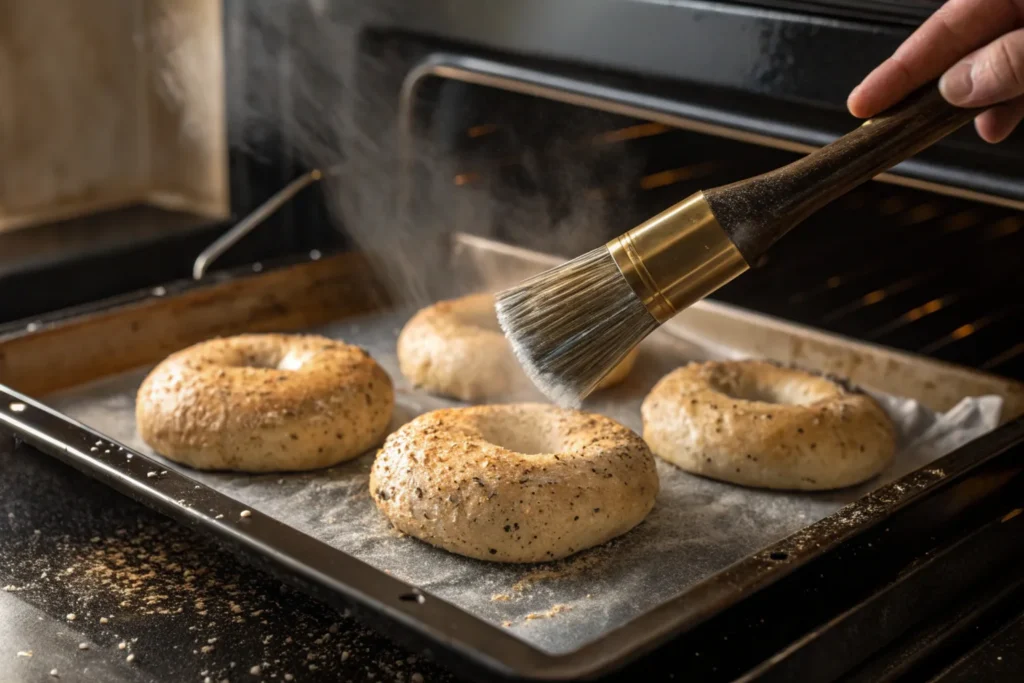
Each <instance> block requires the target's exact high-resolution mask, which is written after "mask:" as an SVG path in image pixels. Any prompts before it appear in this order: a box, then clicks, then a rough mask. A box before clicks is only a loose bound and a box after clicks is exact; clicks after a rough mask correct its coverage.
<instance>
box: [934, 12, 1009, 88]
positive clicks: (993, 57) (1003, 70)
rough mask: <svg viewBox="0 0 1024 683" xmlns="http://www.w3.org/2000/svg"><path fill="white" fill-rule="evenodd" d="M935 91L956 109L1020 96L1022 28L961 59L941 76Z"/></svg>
mask: <svg viewBox="0 0 1024 683" xmlns="http://www.w3.org/2000/svg"><path fill="white" fill-rule="evenodd" d="M939 90H940V91H941V92H942V96H943V97H945V98H946V100H947V101H948V102H949V103H950V104H954V105H956V106H958V107H987V106H990V105H993V104H998V103H1000V102H1006V101H1007V100H1011V99H1013V98H1015V97H1019V96H1021V95H1024V29H1018V30H1016V31H1013V32H1012V33H1007V34H1006V35H1004V36H1002V37H1001V38H999V39H998V40H996V41H994V42H992V43H989V44H988V45H986V46H985V47H983V48H981V49H980V50H976V51H975V52H972V53H971V54H969V55H967V56H966V57H964V58H963V59H962V60H960V61H959V62H958V63H957V64H955V65H954V66H952V67H951V68H950V69H949V70H948V71H947V72H946V73H945V74H943V76H942V78H941V79H940V80H939Z"/></svg>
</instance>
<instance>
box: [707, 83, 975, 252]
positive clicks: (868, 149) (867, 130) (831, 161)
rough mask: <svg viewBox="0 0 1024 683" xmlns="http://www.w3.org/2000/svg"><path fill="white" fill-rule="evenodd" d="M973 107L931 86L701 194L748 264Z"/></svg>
mask: <svg viewBox="0 0 1024 683" xmlns="http://www.w3.org/2000/svg"><path fill="white" fill-rule="evenodd" d="M981 111H982V110H980V109H964V108H961V107H954V106H953V105H951V104H949V103H948V102H946V100H945V99H944V98H943V97H942V95H941V94H940V93H939V90H938V88H937V87H936V85H935V84H932V85H929V86H927V87H925V88H922V89H921V90H919V91H917V92H915V93H913V94H912V95H910V96H908V97H907V98H906V99H905V100H903V101H902V102H901V103H900V104H898V105H896V106H895V107H893V108H892V109H890V110H888V111H886V112H883V113H882V114H879V115H878V116H876V117H874V118H873V119H869V120H868V121H866V122H865V123H864V124H863V125H862V126H861V127H859V128H857V129H856V130H854V131H852V132H850V133H847V134H846V135H844V136H843V137H841V138H839V139H838V140H836V141H835V142H833V143H831V144H830V145H828V146H826V147H822V148H821V149H819V150H817V151H815V152H812V153H810V154H808V155H807V156H806V157H804V158H802V159H800V160H799V161H795V162H793V163H791V164H789V165H788V166H784V167H782V168H780V169H778V170H775V171H771V172H770V173H765V174H764V175H760V176H757V177H755V178H750V179H748V180H742V181H740V182H738V183H732V184H731V185H723V186H722V187H717V188H714V189H712V190H705V192H704V196H705V197H706V198H707V201H708V203H709V204H710V205H711V210H712V211H713V212H714V214H715V217H716V218H717V219H718V222H719V223H720V224H721V225H722V227H723V228H725V230H726V232H728V233H729V236H730V237H732V240H733V242H734V243H735V244H736V246H737V248H739V250H740V253H742V254H743V257H744V258H745V259H746V260H747V263H751V264H752V263H753V262H754V261H755V260H756V259H757V258H758V257H760V256H761V255H762V254H763V253H764V252H765V251H766V250H767V249H768V247H770V246H771V245H772V244H774V243H775V241H776V240H778V239H779V238H780V237H782V236H783V235H785V234H786V233H787V232H789V231H790V230H792V229H793V228H794V227H795V226H796V225H798V224H799V223H800V222H801V221H803V220H804V219H805V218H807V217H808V216H810V215H811V214H812V213H814V212H815V211H817V210H818V209H820V208H821V207H823V206H825V205H826V204H828V203H829V202H831V201H832V200H833V199H836V198H837V197H839V196H841V195H843V194H845V193H847V192H849V191H850V190H852V189H853V188H855V187H857V186H858V185H860V184H861V183H864V182H866V181H868V180H870V179H871V178H873V177H875V176H876V175H878V174H879V173H881V172H883V171H885V170H887V169H889V168H891V167H892V166H895V165H896V164H898V163H900V162H901V161H903V160H904V159H906V158H908V157H911V156H913V155H914V154H916V153H917V152H919V151H921V150H922V149H924V148H925V147H928V146H929V145H931V144H932V143H934V142H936V141H938V140H940V139H941V138H943V137H945V136H947V135H949V134H950V133H952V132H953V131H954V130H956V129H957V128H960V127H961V126H963V125H964V124H966V123H968V122H969V121H970V120H971V119H973V118H974V117H975V116H977V115H978V114H979V113H981Z"/></svg>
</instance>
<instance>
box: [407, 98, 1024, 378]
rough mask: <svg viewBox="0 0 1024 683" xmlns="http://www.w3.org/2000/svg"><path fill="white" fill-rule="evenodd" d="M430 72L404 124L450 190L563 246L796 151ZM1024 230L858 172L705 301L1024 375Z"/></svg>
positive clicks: (512, 232)
mask: <svg viewBox="0 0 1024 683" xmlns="http://www.w3.org/2000/svg"><path fill="white" fill-rule="evenodd" d="M431 81H432V82H430V83H429V85H427V86H426V87H423V88H422V89H421V90H420V92H419V93H418V95H417V97H416V102H415V106H414V107H412V108H411V112H412V115H413V116H414V117H415V121H414V127H415V130H416V131H417V136H418V137H419V138H420V141H421V142H422V141H423V140H427V141H429V143H430V144H431V145H432V146H433V148H434V149H440V150H442V151H443V153H444V155H445V156H446V158H450V159H451V160H452V163H451V169H452V170H451V172H450V178H449V179H447V182H450V184H451V186H452V187H453V188H455V189H454V190H453V192H455V193H456V195H455V196H457V195H458V193H465V194H467V195H478V196H481V197H486V198H488V201H492V202H495V203H496V205H497V208H496V209H495V210H494V211H493V216H494V224H493V225H488V226H486V229H485V232H486V233H487V234H489V235H490V236H495V237H497V238H499V239H501V240H504V241H508V242H511V243H516V244H521V245H523V246H526V247H529V248H536V249H540V250H555V251H558V252H560V253H563V254H564V255H566V256H572V255H574V254H575V253H581V251H582V249H585V248H586V249H589V248H592V247H594V246H597V245H599V244H600V243H602V242H603V241H605V240H607V239H610V238H611V237H613V236H615V235H617V234H619V233H621V232H623V231H625V230H627V229H629V228H630V227H632V226H634V225H636V224H638V223H640V222H642V221H644V220H646V219H647V218H649V217H651V216H653V215H655V214H657V213H658V212H660V211H662V210H663V209H665V208H667V207H669V206H670V205H672V204H674V203H675V202H677V201H679V200H681V199H683V198H685V197H686V196H688V195H690V194H691V193H693V192H696V191H698V190H701V189H706V188H710V187H714V186H717V185H721V184H725V183H729V182H733V181H737V180H741V179H744V178H747V177H750V176H752V175H756V174H758V173H763V172H766V171H769V170H772V169H774V168H777V167H779V166H781V165H784V164H786V163H789V162H790V161H792V160H794V159H796V158H797V157H798V155H797V154H796V153H793V152H787V151H783V150H779V149H773V148H769V147H765V146H759V145H756V144H752V143H748V142H739V141H735V140H730V139H725V138H722V137H716V136H712V135H707V134H703V133H699V132H693V131H689V130H683V129H680V128H675V127H672V126H669V125H665V124H661V123H653V122H651V121H648V120H644V119H641V118H633V117H627V116H621V115H618V114H611V113H607V112H603V111H598V110H595V109H591V108H587V107H584V106H577V105H573V104H565V103H562V102H556V101H550V100H546V99H544V98H541V97H536V96H532V95H524V94H519V93H514V92H508V91H503V90H501V89H499V88H496V87H489V86H484V85H477V84H470V83H465V82H462V81H457V80H450V79H445V78H432V79H431ZM524 206H530V207H538V206H539V207H542V208H541V212H542V213H543V214H544V215H545V216H546V219H547V221H549V225H551V226H559V225H564V224H566V223H569V224H571V225H572V227H571V229H570V230H569V232H570V233H571V235H572V238H571V239H569V240H568V241H565V240H563V241H562V242H561V243H559V240H558V239H557V238H553V237H552V234H551V233H550V232H548V231H544V230H530V229H526V230H524V229H523V220H522V211H523V207H524ZM1022 228H1024V214H1022V213H1021V212H1019V211H1016V210H1014V209H1012V208H1004V207H1000V206H993V205H988V204H984V203H980V202H977V201H972V200H969V199H962V198H957V197H953V196H947V195H943V194H937V193H934V192H929V191H925V190H920V189H913V188H909V187H901V186H897V185H893V184H888V183H884V182H879V181H875V182H870V183H868V184H866V185H864V186H862V187H861V188H859V189H857V190H856V191H854V192H853V193H851V194H849V195H847V196H845V197H843V198H841V199H839V200H837V201H835V202H833V203H832V204H831V205H829V206H828V207H826V208H825V209H824V210H822V211H821V212H819V213H818V214H817V215H815V216H812V217H811V218H810V219H808V220H807V221H806V223H804V224H803V225H801V226H800V227H798V228H797V229H796V230H794V231H793V232H792V233H790V235H788V236H787V237H786V238H785V239H784V240H782V241H781V242H780V243H779V244H778V245H776V246H775V247H774V248H773V250H772V251H771V252H770V253H769V254H768V256H767V257H765V258H763V259H762V260H761V262H759V263H757V264H756V266H755V267H754V268H752V269H751V270H750V271H749V272H748V273H746V274H744V275H743V276H741V277H740V278H738V279H736V280H735V281H733V282H732V283H730V284H729V285H727V286H726V287H724V288H723V289H721V290H719V291H718V292H717V293H715V294H714V295H713V296H712V298H713V299H718V300H721V301H725V302H729V303H733V304H737V305H740V306H744V307H748V308H751V309H754V310H757V311H760V312H764V313H768V314H770V315H774V316H778V317H781V318H784V319H788V320H791V321H795V322H799V323H802V324H806V325H809V326H812V327H815V328H819V329H823V330H827V331H830V332H834V333H839V334H842V335H846V336H850V337H854V338H857V339H861V340H865V341H869V342H873V343H878V344H882V345H886V346H890V347H895V348H898V349H903V350H906V351H911V352H916V353H920V354H923V355H926V356H930V357H933V358H936V359H940V360H943V361H948V362H952V363H957V364H962V365H966V366H969V367H973V368H978V369H982V370H985V371H988V372H992V373H995V374H1000V375H1004V376H1008V377H1012V378H1016V379H1024V342H1021V340H1020V336H1019V334H1017V333H1015V332H1014V331H1013V330H1014V329H1015V328H1016V326H1017V325H1018V324H1019V320H1020V313H1021V310H1022V307H1024V304H1022V303H1021V300H1022V299H1021V294H1022V293H1024V271H1022V270H1021V268H1020V256H1019V255H1020V253H1021V252H1020V250H1021V249H1022V248H1024V229H1022ZM469 230H470V231H472V227H470V228H469ZM555 232H557V230H556V231H555ZM580 234H583V235H584V236H585V237H583V238H579V235H580ZM569 244H571V247H569V246H568V245H569ZM552 248H553V249H552ZM567 248H569V249H576V250H577V251H574V252H573V251H567Z"/></svg>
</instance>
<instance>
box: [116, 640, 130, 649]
mask: <svg viewBox="0 0 1024 683" xmlns="http://www.w3.org/2000/svg"><path fill="white" fill-rule="evenodd" d="M126 647H128V643H126V642H124V641H123V640H122V641H121V642H120V643H118V644H117V649H118V650H123V649H125V648H126Z"/></svg>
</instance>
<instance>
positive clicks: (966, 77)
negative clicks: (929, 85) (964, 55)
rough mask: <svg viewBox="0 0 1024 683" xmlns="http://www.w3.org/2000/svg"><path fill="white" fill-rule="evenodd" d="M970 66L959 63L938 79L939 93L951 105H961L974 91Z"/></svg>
mask: <svg viewBox="0 0 1024 683" xmlns="http://www.w3.org/2000/svg"><path fill="white" fill-rule="evenodd" d="M971 70H972V66H971V64H969V63H967V62H960V63H959V64H957V65H956V66H954V67H953V68H951V69H950V70H949V71H947V72H946V73H944V74H943V75H942V78H940V79H939V92H941V93H942V96H943V97H945V98H946V99H947V100H949V101H950V102H951V103H952V104H962V103H963V102H964V100H966V99H967V98H968V97H970V96H971V91H973V90H974V80H973V79H972V78H971Z"/></svg>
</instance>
